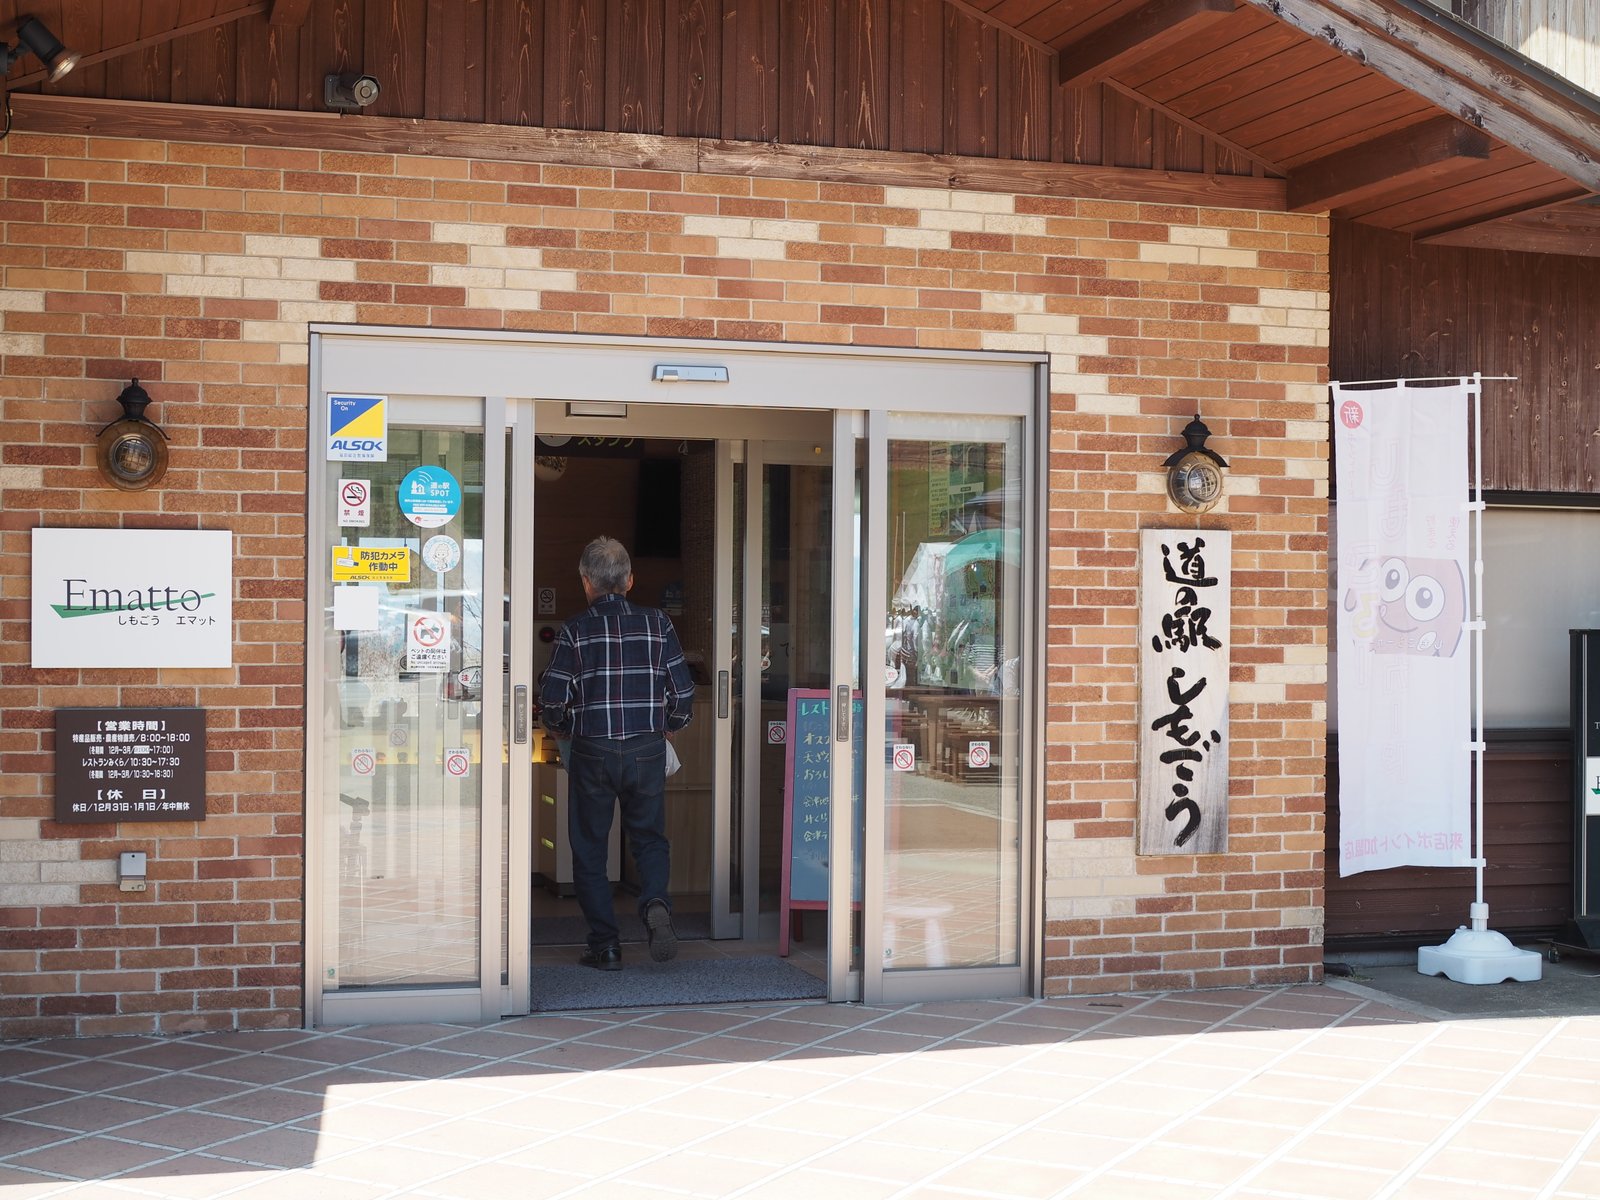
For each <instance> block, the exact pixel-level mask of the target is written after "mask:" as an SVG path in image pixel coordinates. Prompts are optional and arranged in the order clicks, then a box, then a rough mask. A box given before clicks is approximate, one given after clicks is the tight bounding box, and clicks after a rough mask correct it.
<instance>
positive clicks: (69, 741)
mask: <svg viewBox="0 0 1600 1200" xmlns="http://www.w3.org/2000/svg"><path fill="white" fill-rule="evenodd" d="M205 815H206V714H205V710H203V709H199V708H58V709H57V710H56V820H58V821H64V822H79V823H82V822H86V821H202V820H204V819H205Z"/></svg>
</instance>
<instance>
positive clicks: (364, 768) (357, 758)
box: [350, 750, 378, 775]
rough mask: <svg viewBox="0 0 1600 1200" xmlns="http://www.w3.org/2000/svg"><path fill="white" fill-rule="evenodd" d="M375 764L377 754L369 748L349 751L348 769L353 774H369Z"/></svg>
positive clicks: (374, 768) (375, 767)
mask: <svg viewBox="0 0 1600 1200" xmlns="http://www.w3.org/2000/svg"><path fill="white" fill-rule="evenodd" d="M377 766H378V759H377V756H376V755H375V754H373V752H372V751H371V750H352V751H350V770H351V771H352V772H354V773H355V774H357V775H371V774H372V772H373V771H374V770H376V769H377Z"/></svg>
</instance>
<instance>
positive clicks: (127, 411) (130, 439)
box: [95, 379, 167, 492]
mask: <svg viewBox="0 0 1600 1200" xmlns="http://www.w3.org/2000/svg"><path fill="white" fill-rule="evenodd" d="M117 403H119V404H120V405H122V415H121V416H120V417H118V418H117V419H116V420H115V421H113V422H111V424H109V425H107V426H106V427H105V428H104V429H102V430H101V431H100V433H99V434H98V435H97V436H96V438H95V459H96V461H97V463H98V464H99V467H100V474H102V475H104V476H105V477H106V479H108V480H109V481H110V482H111V483H113V484H114V485H116V486H117V487H119V488H121V489H122V490H123V491H125V492H142V491H143V490H144V489H145V488H147V487H149V486H150V485H151V484H153V483H156V482H158V481H159V480H160V479H161V477H162V476H163V475H165V474H166V473H167V435H166V434H165V433H163V432H162V431H161V426H159V425H157V424H156V423H155V422H154V421H152V420H151V419H150V418H149V417H147V416H145V415H144V410H145V408H146V407H147V406H148V405H149V403H150V393H149V392H147V391H145V390H144V389H143V388H142V387H140V386H139V381H138V380H137V379H135V380H134V381H133V382H132V383H130V384H129V385H128V386H127V387H125V388H123V389H122V395H120V396H118V397H117Z"/></svg>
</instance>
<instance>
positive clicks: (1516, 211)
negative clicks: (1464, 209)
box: [1411, 188, 1590, 245]
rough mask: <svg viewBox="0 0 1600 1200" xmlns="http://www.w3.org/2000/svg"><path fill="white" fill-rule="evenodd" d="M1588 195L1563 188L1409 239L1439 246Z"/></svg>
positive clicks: (1420, 231) (1414, 232)
mask: <svg viewBox="0 0 1600 1200" xmlns="http://www.w3.org/2000/svg"><path fill="white" fill-rule="evenodd" d="M1589 194H1590V193H1589V192H1588V191H1587V190H1586V189H1584V188H1564V189H1563V190H1561V191H1559V192H1556V193H1554V194H1553V195H1552V194H1550V193H1545V194H1544V195H1542V196H1535V197H1533V198H1531V199H1527V200H1519V201H1517V202H1515V203H1512V204H1505V205H1502V206H1501V207H1499V208H1497V209H1494V210H1493V211H1492V212H1486V213H1480V214H1479V215H1477V216H1475V217H1470V218H1468V219H1467V220H1464V221H1450V222H1448V223H1446V224H1442V225H1434V226H1431V227H1429V228H1427V229H1414V230H1412V231H1411V239H1412V241H1416V242H1430V243H1431V242H1437V243H1439V244H1440V245H1444V244H1447V243H1448V242H1449V241H1450V239H1451V238H1452V236H1453V235H1455V234H1458V233H1464V232H1465V231H1467V230H1469V229H1478V228H1481V227H1482V226H1484V225H1490V224H1493V223H1494V222H1495V221H1504V220H1505V219H1506V218H1508V217H1520V216H1523V215H1524V214H1526V213H1536V212H1539V211H1541V210H1543V209H1546V208H1555V207H1557V206H1558V205H1562V204H1571V203H1572V202H1573V201H1574V200H1582V199H1584V198H1585V197H1586V196H1588V195H1589Z"/></svg>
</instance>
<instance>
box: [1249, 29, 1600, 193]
mask: <svg viewBox="0 0 1600 1200" xmlns="http://www.w3.org/2000/svg"><path fill="white" fill-rule="evenodd" d="M1246 2H1247V3H1250V4H1254V5H1255V6H1256V7H1258V8H1263V9H1266V10H1267V11H1268V12H1270V13H1272V14H1273V15H1274V16H1276V17H1277V18H1278V19H1279V20H1282V21H1287V22H1288V23H1289V24H1290V25H1292V26H1294V27H1295V28H1296V29H1299V30H1300V31H1301V32H1302V33H1304V34H1305V35H1306V36H1307V37H1310V38H1314V39H1315V40H1317V41H1319V42H1323V43H1326V44H1327V45H1330V46H1332V47H1333V48H1334V49H1336V50H1338V51H1339V52H1340V53H1342V54H1345V55H1348V56H1349V57H1351V58H1353V59H1355V60H1356V61H1357V62H1359V63H1361V64H1363V65H1364V66H1366V67H1368V68H1370V69H1371V70H1373V71H1376V72H1378V73H1379V74H1381V75H1383V76H1385V77H1387V78H1388V79H1390V80H1392V81H1394V82H1395V83H1397V84H1399V85H1400V86H1401V87H1404V88H1407V89H1409V90H1410V91H1412V92H1415V93H1416V94H1417V95H1419V96H1422V97H1424V98H1425V99H1428V100H1431V101H1432V102H1433V103H1434V104H1436V105H1438V106H1439V107H1440V108H1442V109H1444V111H1445V112H1447V113H1450V114H1452V115H1454V116H1456V117H1458V118H1460V119H1461V120H1462V121H1463V122H1465V123H1466V124H1468V125H1473V126H1477V127H1478V128H1480V129H1483V130H1484V131H1485V132H1487V133H1489V134H1490V135H1491V136H1493V137H1496V138H1498V139H1499V140H1500V141H1502V142H1504V143H1506V144H1507V145H1508V146H1512V147H1514V148H1515V149H1518V150H1521V151H1522V152H1523V153H1524V154H1526V155H1528V156H1529V157H1531V158H1533V159H1536V160H1537V161H1539V162H1542V163H1545V164H1546V165H1548V166H1550V167H1553V168H1554V169H1555V170H1557V171H1559V172H1561V173H1562V174H1563V175H1565V176H1567V177H1568V178H1569V179H1572V180H1574V181H1575V182H1577V183H1580V184H1582V185H1584V187H1586V188H1588V189H1589V190H1591V191H1600V105H1597V104H1596V103H1595V101H1594V100H1593V99H1592V98H1591V99H1584V98H1583V97H1581V96H1580V95H1579V94H1578V93H1577V92H1576V90H1575V89H1563V88H1562V86H1561V84H1560V81H1559V80H1554V79H1552V78H1549V77H1548V73H1547V72H1542V71H1541V70H1540V69H1539V68H1537V67H1535V66H1532V65H1528V64H1525V63H1524V62H1523V61H1522V60H1521V59H1520V58H1519V57H1518V56H1517V55H1516V54H1515V53H1514V52H1512V51H1508V50H1505V49H1504V48H1503V47H1497V46H1495V45H1494V44H1493V43H1491V42H1490V41H1489V40H1488V39H1486V38H1483V37H1481V36H1479V35H1476V34H1475V33H1474V31H1472V30H1471V29H1468V28H1466V27H1465V26H1462V25H1460V24H1459V23H1458V22H1455V21H1453V20H1452V19H1451V18H1450V17H1448V16H1445V15H1443V14H1439V15H1437V16H1434V15H1430V13H1428V12H1425V11H1423V10H1424V9H1425V8H1426V6H1422V5H1417V4H1408V3H1405V2H1404V0H1246Z"/></svg>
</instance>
